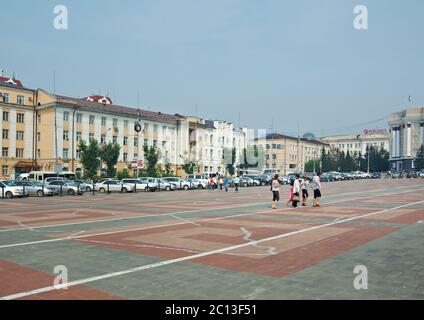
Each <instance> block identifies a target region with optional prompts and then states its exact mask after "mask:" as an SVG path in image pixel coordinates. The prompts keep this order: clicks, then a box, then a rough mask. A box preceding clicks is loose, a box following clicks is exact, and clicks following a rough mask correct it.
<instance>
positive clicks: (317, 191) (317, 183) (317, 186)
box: [312, 173, 321, 207]
mask: <svg viewBox="0 0 424 320" xmlns="http://www.w3.org/2000/svg"><path fill="white" fill-rule="evenodd" d="M320 176H321V173H317V174H315V175H314V178H313V179H312V189H313V190H314V205H313V207H320V206H321V205H320V200H321V179H320Z"/></svg>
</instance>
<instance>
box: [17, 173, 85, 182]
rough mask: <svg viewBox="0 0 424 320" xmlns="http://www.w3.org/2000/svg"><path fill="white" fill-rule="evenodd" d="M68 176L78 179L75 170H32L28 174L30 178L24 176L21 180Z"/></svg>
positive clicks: (41, 179) (71, 178)
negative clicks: (58, 171) (57, 171)
mask: <svg viewBox="0 0 424 320" xmlns="http://www.w3.org/2000/svg"><path fill="white" fill-rule="evenodd" d="M56 177H59V178H68V179H70V180H76V179H77V175H76V174H75V173H74V172H69V171H65V172H60V173H59V174H58V173H56V172H43V171H31V172H30V173H29V175H28V178H24V177H23V178H22V179H21V180H33V181H44V180H46V179H47V178H56Z"/></svg>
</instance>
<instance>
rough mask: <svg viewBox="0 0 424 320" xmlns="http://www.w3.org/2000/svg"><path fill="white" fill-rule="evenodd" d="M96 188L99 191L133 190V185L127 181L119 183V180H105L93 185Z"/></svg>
mask: <svg viewBox="0 0 424 320" xmlns="http://www.w3.org/2000/svg"><path fill="white" fill-rule="evenodd" d="M95 187H96V190H98V191H99V192H102V193H103V192H108V191H110V192H124V193H126V192H133V191H134V185H133V184H128V183H121V181H119V180H106V181H103V182H98V183H96V185H95Z"/></svg>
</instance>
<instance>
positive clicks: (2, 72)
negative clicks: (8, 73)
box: [1, 68, 4, 77]
mask: <svg viewBox="0 0 424 320" xmlns="http://www.w3.org/2000/svg"><path fill="white" fill-rule="evenodd" d="M3 75H4V70H3V68H2V69H1V76H2V77H3Z"/></svg>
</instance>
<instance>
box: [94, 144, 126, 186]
mask: <svg viewBox="0 0 424 320" xmlns="http://www.w3.org/2000/svg"><path fill="white" fill-rule="evenodd" d="M120 151H121V146H120V145H119V144H117V143H111V142H109V143H108V144H105V145H103V146H102V147H101V148H100V151H99V156H100V159H102V161H103V162H104V163H106V174H107V175H108V177H109V178H112V177H114V176H115V174H116V169H115V165H116V164H117V163H118V159H119V153H120Z"/></svg>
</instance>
